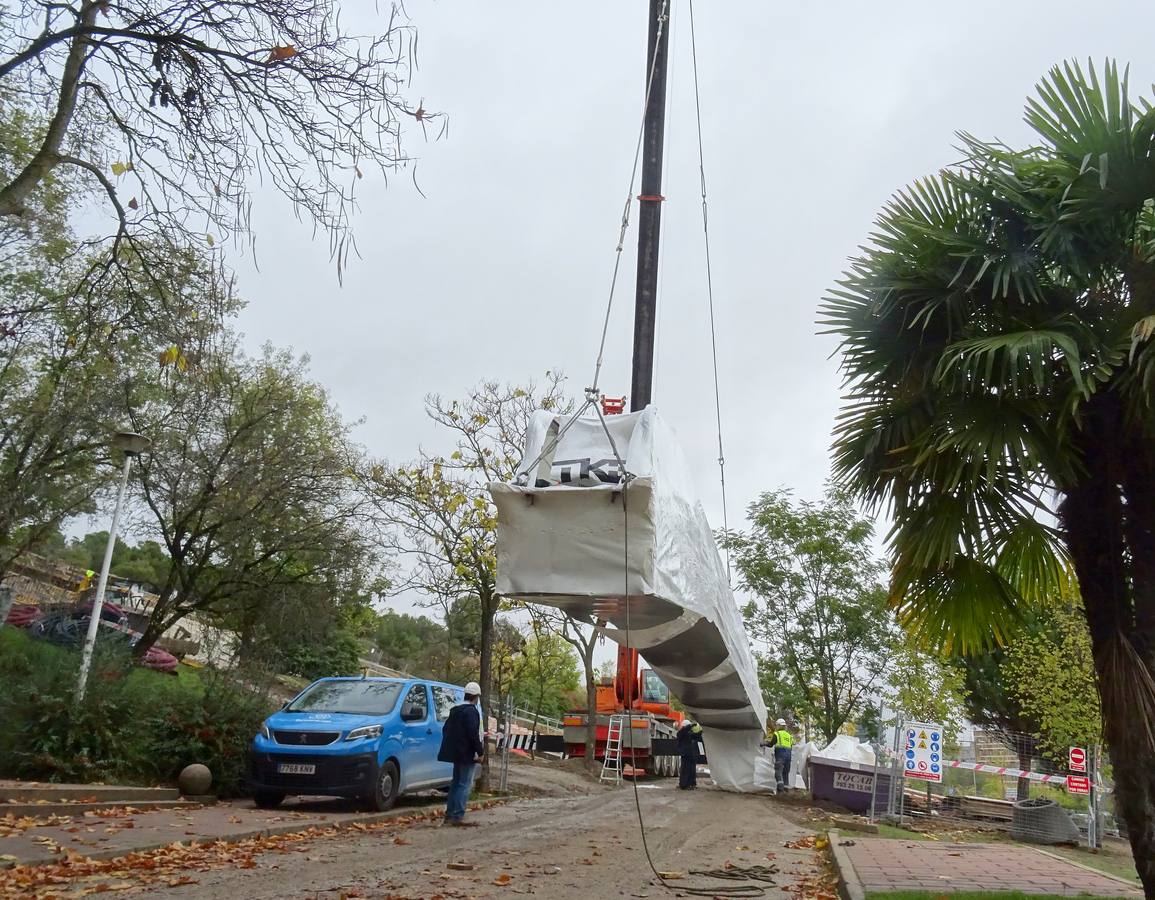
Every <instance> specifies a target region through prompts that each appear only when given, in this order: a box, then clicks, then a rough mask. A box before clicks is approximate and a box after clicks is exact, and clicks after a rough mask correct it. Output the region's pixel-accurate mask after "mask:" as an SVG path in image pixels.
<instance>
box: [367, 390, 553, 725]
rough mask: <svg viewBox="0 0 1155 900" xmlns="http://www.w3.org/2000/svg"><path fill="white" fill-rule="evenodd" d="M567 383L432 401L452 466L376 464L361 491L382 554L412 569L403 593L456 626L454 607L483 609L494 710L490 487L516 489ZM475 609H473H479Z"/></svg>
mask: <svg viewBox="0 0 1155 900" xmlns="http://www.w3.org/2000/svg"><path fill="white" fill-rule="evenodd" d="M564 382H565V379H564V377H563V376H561V375H558V374H556V373H547V375H546V379H545V381H544V383H543V384H541V385H537V384H533V383H530V384H528V385H526V386H525V387H517V386H514V385H501V384H498V383H496V382H483V383H482V384H480V385H478V386H477V387H476V388H474V390H473V391H472V392H471V393H470V395H469V396H468V397H467V398H466V399H464V400H454V401H447V400H444V399H442V398H441V397H438V396H429V397H427V398H426V403H425V408H426V412H427V414H428V415H429V417H430V419H432V421H433V422H435V423H436V424H437V425H439V426H440V427H441V429H442V431H443V432H445V433H447V434H448V435H449V436H450V438H451V440H452V441H453V443H454V449H452V450H451V451H450V452H449V455H448V457H446V456H442V455H432V454H427V453H423V454H422V455H421V457H420V458H419V459H418V460H417V461H416V462H415V463H411V464H408V465H403V466H390V465H387V464H385V463H383V462H370V463H368V464H367V465H366V466H365V467H364V471H363V474H362V479H361V480H362V484H363V487H364V490H365V493H366V495H367V496H368V497H369V499H370V501H371V502H372V503H373V505H374V507H375V510H376V519H377V525H378V533H379V534H380V536H381V542H382V544H383V546H384V547H385V548H386V549H387V551H388V552H390V553H391V554H394V555H396V556H397V557H398V558H399V559H400V560H401V561H402V562H401V565H402V566H403V567H407V575H406V576H405V577H402V578H400V579H399V580H398V583H397V584H396V585H395V588H394V589H395V590H396V591H398V592H400V591H405V590H414V591H417V592H419V593H421V594H424V595H425V596H426V597H427V598H429V602H430V603H431V604H436V605H439V606H440V607H441V608H442V609H443V610H444V611H445V613H446V617H447V618H446V624H447V626H449V627H450V628H451V630H452V625H451V623H450V620H449V616H450V614H451V611H452V609H453V607H454V604H455V603H457V602H459V601H460V600H462V599H463V598H475V599H476V602H477V603H478V604H479V610H480V615H479V625H478V629H477V636H478V644H477V649H478V655H479V666H480V678H479V683H480V684H481V692H482V693H481V702H482V707H483V708H484V709H486V710H489V709H490V699H491V693H492V688H493V686H494V684H495V681H494V672H493V642H494V622H495V620H496V618H497V614H498V612H499V610H500V609H501V607H502V602H503V601H502V598H501V597H500V596H499V595H498V593H497V587H496V580H497V510H496V508H495V507H494V506H493V504H492V502H491V501H490V498H489V491H488V485H489V484H490V482H494V481H511V480H512V479H513V476H514V474H515V469H516V466H517V464H518V462H519V461H520V459H521V451H522V449H523V448H524V447H525V439H526V433H527V429H528V427H529V420H530V417H531V415H532V414H533V412H534V411H535V410H537V409H556V410H558V411H559V412H565V411H566V410H568V409H569V408H570V406H572V404H571V403H570V402H569V401H568V400H566V399H565V396H564ZM470 602H473V601H472V600H471V601H470Z"/></svg>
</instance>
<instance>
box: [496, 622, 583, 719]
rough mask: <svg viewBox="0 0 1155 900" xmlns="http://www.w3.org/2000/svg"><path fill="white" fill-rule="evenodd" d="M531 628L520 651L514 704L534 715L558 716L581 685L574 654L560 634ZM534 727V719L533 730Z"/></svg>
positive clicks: (514, 681) (565, 708) (513, 687)
mask: <svg viewBox="0 0 1155 900" xmlns="http://www.w3.org/2000/svg"><path fill="white" fill-rule="evenodd" d="M534 631H535V633H534V634H533V635H532V636H531V637H530V638H529V640H527V641H526V643H525V648H524V649H523V650H522V652H521V661H520V665H519V666H518V667H517V671H516V674H515V677H514V679H513V684H512V685H511V691H510V694H511V696H512V697H513V702H514V703H515V704H516V705H518V706H520V707H522V708H523V709H531V710H533V712H534V714H535V716H537V715H544V716H551V717H553V718H560V717H561V715H562V714H563V713H564V712H565V711H566V710H567V709H568V708H569V704H570V696H571V695H572V694H573V693H574V692H575V691H577V690H578V688H579V687H580V685H581V673H580V672H579V670H578V661H577V657H576V656H575V655H574V651H573V648H572V647H571V646H570V645H569V643H568V642H567V641H566V640H565V639H564V638H562V637H561V635H558V634H551V633H549V632H548V631H544V630H541V629H535V630H534ZM536 726H537V722H536V719H535V721H534V730H536Z"/></svg>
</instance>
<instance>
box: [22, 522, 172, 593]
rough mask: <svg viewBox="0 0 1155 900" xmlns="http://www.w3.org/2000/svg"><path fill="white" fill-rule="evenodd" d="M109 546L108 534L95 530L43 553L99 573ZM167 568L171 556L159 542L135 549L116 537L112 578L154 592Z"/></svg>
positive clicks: (144, 543) (136, 546)
mask: <svg viewBox="0 0 1155 900" xmlns="http://www.w3.org/2000/svg"><path fill="white" fill-rule="evenodd" d="M107 545H108V532H107V531H92V532H89V533H88V534H86V535H84V536H83V537H79V538H73V539H72V540H71V541H69V542H68V543H67V544H64V542H63V539H61V545H60V546H57V547H53V548H47V547H46V548H43V549H42V550H41V552H44V553H46V555H49V556H52V557H53V558H55V559H58V560H60V561H61V562H64V563H68V564H69V565H73V566H76V567H77V568H80V569H92V570H93V571H99V570H100V566H101V564H102V563H103V561H104V550H105V547H106V546H107ZM168 569H169V558H168V554H167V553H165V552H164V548H163V547H161V545H160V544H158V543H157V542H156V541H141V542H140V543H139V544H137V545H135V546H134V545H132V544H129V543H127V542H125V541H124V540H122V539H121V538H120V537H119V536H117V538H116V545H115V546H114V547H113V550H112V564H111V566H110V568H109V573H110V575H111V577H113V578H119V579H123V580H125V581H129V582H132V583H133V584H139V585H142V586H144V587H145V588H148V589H150V590H153V591H155V590H157V589H158V588H159V586H160V585H162V584H164V582H165V579H166V578H167V577H168Z"/></svg>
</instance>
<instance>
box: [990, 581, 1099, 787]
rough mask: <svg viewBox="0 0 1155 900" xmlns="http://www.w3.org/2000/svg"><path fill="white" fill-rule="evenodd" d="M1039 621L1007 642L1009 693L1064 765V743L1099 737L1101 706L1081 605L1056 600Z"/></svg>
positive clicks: (1082, 742) (1086, 741)
mask: <svg viewBox="0 0 1155 900" xmlns="http://www.w3.org/2000/svg"><path fill="white" fill-rule="evenodd" d="M1045 621H1046V627H1045V628H1039V629H1032V630H1025V631H1023V632H1021V633H1020V634H1019V635H1017V636H1016V637H1015V638H1014V639H1013V640H1012V641H1011V642H1010V644H1009V646H1008V647H1007V652H1006V657H1007V658H1006V665H1005V667H1004V668H1005V671H1006V674H1007V678H1008V681H1009V687H1008V689H1009V691H1010V693H1011V694H1012V695H1013V696H1014V697H1015V699H1016V700H1017V701H1018V703H1019V706H1020V707H1021V708H1022V710H1023V712H1024V713H1025V714H1026V715H1027V716H1029V717H1030V718H1031V719H1032V720H1033V721H1034V722H1037V723H1038V727H1037V729H1036V732H1035V735H1036V737H1037V738H1038V739H1039V746H1040V748H1041V750H1042V751H1043V753H1044V754H1045V755H1046V756H1047V757H1048V758H1049V759H1050V761H1051V762H1052V763H1053V764H1054V765H1056V766H1061V767H1065V766H1066V762H1067V750H1068V748H1069V747H1072V746H1078V747H1088V746H1092V745H1095V744H1098V743H1099V742H1100V741H1101V740H1102V735H1103V727H1102V723H1103V718H1102V710H1101V709H1100V703H1099V692H1098V690H1097V688H1096V685H1095V660H1094V655H1093V654H1092V652H1091V636H1090V634H1089V632H1088V631H1087V621H1086V618H1085V617H1084V615H1083V611H1082V610H1081V609H1080V608H1079V605H1078V604H1077V603H1074V602H1066V603H1061V604H1059V605H1058V606H1057V607H1055V608H1054V609H1053V610H1050V615H1048V616H1047V617H1046V620H1045Z"/></svg>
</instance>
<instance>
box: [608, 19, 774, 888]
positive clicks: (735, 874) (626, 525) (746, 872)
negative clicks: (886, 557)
mask: <svg viewBox="0 0 1155 900" xmlns="http://www.w3.org/2000/svg"><path fill="white" fill-rule="evenodd" d="M688 2H689V8H690V45H691V48H692V53H693V61H694V65H693V71H694V108H695V112H696V115H697V123H698V172H699V176H700V179H701V187H702V229H703V233H704V236H705V241H706V284H707V291H708V299H709V311H710V347H711V351H712V355H713V364H714V408H715V414H716V416H717V426H718V467H719V472H720V474H721V481H722V521H723V527H724V528H725V529H726V530H727V531H728V530H729V523H728V521H727V517H726V468H725V455H724V454H723V452H722V402H721V391H720V388H719V380H718V348H717V340H716V334H715V328H714V285H713V278H712V277H711V271H710V227H709V218H708V216H707V202H706V165H705V154H704V152H703V149H702V107H701V99H700V96H699V90H698V47H697V39H696V35H695V32H694V0H688ZM665 12H666V4H665V3H663V5H662V13H663V17H664V18H663V20H662V21H660V22H659V25H658V28H659V32H658V41H659V42H660V41H661V30H660V29H661V28H662V27H663V26H664V25H665V20H664V19H665ZM654 56H655V59H656V58H657V53H655V54H654ZM653 74H654V72H653V68H652V67H651V70H650V85H648V86H647V89H646V105H647V106H649V100H650V90H649V88H650V86H652V84H653ZM644 121H645V117H644V116H643V123H644ZM640 141H641V138H640V137H639V144H638V149H639V151H640V149H641V143H640ZM634 165H635V173H634V174H635V175H636V170H637V161H636V157H635V164H634ZM630 193H631V194H633V181H632V179H631V182H630ZM629 202H630V201H629V200H628V199H627V201H626V215H627V216H628V213H629ZM625 227H626V221H625V219H623V226H622V232H621V238H620V239H619V241H618V253H617V261H616V262H615V265H614V282H616V281H617V267H618V264H619V263H620V262H621V251H622V240H624V238H625ZM613 290H614V285H613V283H611V285H610V307H612V305H613ZM609 315H610V310H609V309H607V310H606V323H605V327H604V328H603V330H602V346H601V350H599V352H598V364H597V369H596V371H595V375H594V385H595V387H596V385H597V377H598V374H600V372H601V365H602V352H603V351H604V349H605V339H606V329H607V328H608V327H609ZM586 402H587V405H588V404H589V403H590V400H589V395H588V393H587V401H586ZM592 405H593V407H594V409H595V411H596V412H597V415H598V419H599V420H600V421H601V425H602V428H603V429H604V430H605V433H606V436H607V437H610V431H609V426H608V425H607V424H606V420H605V417H604V416H603V415H602V411H601V409H600V408H598V406H597V404H596V403H594V404H592ZM610 441H611V444H610V445H611V447H613V451H614V455H615V456H616V457H617V463H618V466H619V471H620V472H621V473H622V476H621V477H622V545H623V567H622V568H623V574H624V579H625V584H624V588H623V590H624V593H623V596H624V604H625V626H626V627H625V638H626V649H627V650H629V649H630V648H631V647H632V646H633V638H632V634H631V633H632V628H631V622H630V606H631V603H630V516H629V502H628V499H627V497H628V494H629V487H630V481H631V480H632V479H633V476H632V475H631V474H630V473H629V472H628V471H627V470H626V465H625V461H624V460H623V459H622V458H621V457H620V456H619V455H618V452H617V447H616V446H615V445H614V444H613V438H612V437H610ZM726 576H727V580H729V577H730V554H729V551H728V550H727V552H726ZM633 690H634V684H633V681H632V680H631V681H630V682H628V683H627V687H626V710H627V713H629V712H630V711H631V709H632V704H633V696H632V695H633ZM628 720H629V722H630V728H629V734H630V750H631V753H630V762H631V764H632V763H633V762H634V760H635V757H634V754H633V752H632V751H633V746H634V741H633V719H632V717H628ZM619 765H620V763H619ZM630 781H631V782H632V784H633V792H634V809H635V810H636V811H637V815H638V831H639V832H640V834H641V838H642V850H643V852H644V853H645V856H646V862H647V863H648V864H649V866H650V871H651V872H653V873H654V877H655V878H657V879H658V882H659V883H660V884H661V885H662V887H664V888H666V890H669V891H672V892H674V893H678V894H688V895H691V896H699V897H738V898H742V897H762V896H764V895H765V893H766V887H765V885H767V884H773V883H774V880H773V878H772V877H771V876H772V875H774V874H775V873H776V872H777V867H775V866H731V867H729V868H727V869H726V870H724V871H723V870H693V869H692V870H690V873H689V874H691V875H695V876H699V877H705V878H715V879H719V880H722V879H725V880H731V881H743V882H746V883H745V884H731V885H724V886H713V887H698V886H690V885H685V884H681V883H671V881H672V879H671V878H670V874H669V873H663V872H661V871H660V870H659V869H658V867H657V866H656V865H655V864H654V858H653V856H652V855H651V853H650V845H649V841H648V839H647V835H646V821H645V816H644V815H643V814H642V798H641V792H640V791H639V789H638V778H637V774H636V768H635V774H634V777H633V778H631V779H630Z"/></svg>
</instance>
